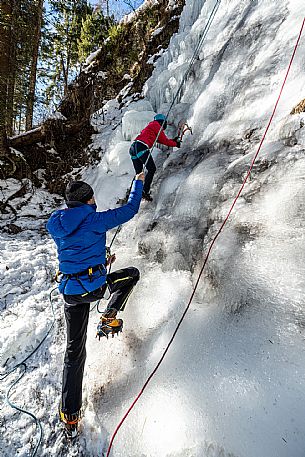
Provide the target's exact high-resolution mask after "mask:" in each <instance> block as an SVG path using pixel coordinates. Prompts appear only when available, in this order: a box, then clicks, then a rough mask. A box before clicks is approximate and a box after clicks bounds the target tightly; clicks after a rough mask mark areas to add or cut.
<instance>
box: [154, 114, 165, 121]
mask: <svg viewBox="0 0 305 457" xmlns="http://www.w3.org/2000/svg"><path fill="white" fill-rule="evenodd" d="M154 121H166V116H164V114H156V115H155V117H154Z"/></svg>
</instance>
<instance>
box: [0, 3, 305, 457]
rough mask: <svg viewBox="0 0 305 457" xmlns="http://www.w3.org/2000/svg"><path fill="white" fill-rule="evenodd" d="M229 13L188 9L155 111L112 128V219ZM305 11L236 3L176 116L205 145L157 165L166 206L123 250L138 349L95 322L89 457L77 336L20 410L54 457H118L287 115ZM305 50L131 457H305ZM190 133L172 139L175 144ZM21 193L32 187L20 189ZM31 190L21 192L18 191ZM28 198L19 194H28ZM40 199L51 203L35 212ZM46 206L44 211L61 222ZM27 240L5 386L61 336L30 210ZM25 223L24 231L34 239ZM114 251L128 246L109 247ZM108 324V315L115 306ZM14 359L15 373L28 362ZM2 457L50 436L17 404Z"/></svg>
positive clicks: (9, 329)
mask: <svg viewBox="0 0 305 457" xmlns="http://www.w3.org/2000/svg"><path fill="white" fill-rule="evenodd" d="M213 5H214V1H211V0H207V1H201V2H200V1H195V0H187V2H186V6H185V8H184V11H183V13H182V16H181V23H180V31H179V33H178V34H176V35H175V36H174V37H173V38H172V40H171V43H170V46H169V49H168V51H166V52H164V53H163V54H162V56H161V57H160V58H159V59H158V60H157V62H156V68H155V71H154V73H153V75H152V77H151V78H150V79H149V80H148V81H147V84H146V87H145V99H144V100H140V101H138V102H131V103H130V104H126V106H125V108H123V110H121V109H119V104H118V103H117V102H116V101H111V102H109V103H108V104H107V106H105V107H104V112H103V113H102V112H101V113H96V114H95V115H94V116H93V119H92V123H93V124H94V125H95V127H96V129H97V131H98V133H97V134H96V135H94V137H93V142H92V146H91V147H92V148H99V149H100V150H101V161H100V163H99V165H98V166H97V167H96V168H94V169H92V168H90V169H87V170H85V171H84V173H83V178H84V179H85V180H87V181H88V182H90V183H91V184H92V185H93V186H94V188H95V192H96V196H97V201H98V205H99V208H100V209H101V210H103V209H106V208H108V207H114V206H115V204H116V201H117V199H118V198H122V197H124V195H125V191H126V189H127V188H128V187H129V185H130V182H131V179H132V176H133V167H132V164H131V162H130V159H129V156H128V148H129V145H130V143H131V140H132V139H133V138H134V137H135V135H136V134H137V133H138V131H139V130H140V129H141V128H143V127H144V125H145V123H146V122H147V121H148V120H150V119H151V118H152V117H153V115H154V112H162V111H163V112H165V111H166V108H167V107H168V106H169V103H170V102H171V98H172V97H173V95H174V93H175V90H176V88H177V85H178V83H179V81H180V80H181V78H182V75H183V73H184V71H185V70H186V67H187V65H188V62H189V61H190V58H191V56H192V52H193V49H194V46H195V45H196V43H197V41H198V36H199V34H200V32H201V31H202V30H203V28H204V25H205V22H206V20H207V17H208V15H209V13H210V11H211V9H212V7H213ZM303 15H304V7H303V2H302V1H301V0H291V1H289V0H279V1H277V2H274V1H271V0H270V1H269V0H256V1H253V0H252V1H251V0H242V1H240V0H230V1H228V0H223V1H222V2H221V4H220V8H219V10H218V12H217V15H216V17H215V19H214V22H213V25H212V27H211V29H210V31H209V34H208V36H207V39H206V41H205V43H204V45H203V48H202V52H201V53H200V56H199V59H198V60H197V61H196V63H195V67H194V71H193V72H192V74H191V76H190V79H189V81H188V84H187V85H186V86H185V88H184V93H183V97H182V99H181V101H180V103H179V104H178V105H176V106H175V107H174V110H173V112H172V113H171V114H170V118H169V120H170V122H171V123H173V124H175V125H177V121H178V120H179V118H181V117H185V118H187V119H188V121H189V123H190V124H191V125H192V127H193V131H194V135H193V136H191V135H188V134H187V135H186V136H185V139H184V142H183V147H182V148H181V149H180V150H174V151H173V152H172V153H170V154H168V153H167V152H166V151H160V150H155V151H154V153H153V155H154V157H155V159H156V163H157V167H158V172H157V174H156V176H155V179H154V186H153V197H154V201H153V203H151V204H150V203H147V202H144V203H142V205H141V209H140V212H139V214H138V215H137V216H136V217H135V218H134V219H133V220H132V221H131V222H129V223H128V224H126V226H124V228H123V230H122V231H121V232H120V233H119V235H118V237H117V239H116V242H115V245H114V251H115V252H116V254H117V257H118V260H117V262H116V267H117V268H120V267H124V266H128V265H134V266H136V267H138V268H139V269H140V271H141V281H140V283H139V284H138V286H137V288H136V289H135V291H134V292H133V294H132V296H131V298H130V300H129V303H128V306H127V308H126V311H125V312H124V314H123V315H122V316H121V317H123V319H124V331H123V333H122V334H121V335H120V336H119V337H117V338H115V339H112V340H109V341H106V340H101V341H98V340H97V339H96V338H95V328H96V324H97V322H98V319H99V316H98V313H97V311H96V309H95V310H93V311H92V313H91V317H90V323H89V333H88V345H87V347H88V358H87V365H86V373H85V386H84V417H83V421H82V426H81V427H82V433H81V436H80V438H79V442H78V444H75V445H70V446H67V444H65V442H64V440H63V437H62V435H61V433H60V427H59V425H58V421H57V407H58V402H59V398H60V388H61V385H60V383H61V370H62V359H63V351H64V344H65V332H64V322H63V313H62V301H61V298H60V297H59V296H58V295H57V296H55V298H54V306H55V315H56V324H55V328H54V331H53V332H52V335H51V336H49V337H48V339H47V342H46V343H45V344H44V345H43V346H42V348H41V349H40V350H39V351H38V352H37V353H36V354H35V355H34V357H33V358H32V359H31V360H30V361H29V362H28V371H27V373H26V375H25V377H24V378H23V380H22V381H21V382H20V383H19V384H18V385H17V386H16V388H15V391H14V395H13V396H12V400H13V401H14V402H16V403H17V404H19V405H20V406H21V407H23V408H26V409H29V410H30V411H32V412H33V413H34V414H35V415H36V416H37V417H38V418H39V419H40V420H41V423H42V426H43V431H44V435H43V441H42V445H41V447H40V450H39V452H38V455H41V456H71V457H72V456H76V455H79V456H88V457H95V456H102V455H103V451H105V449H107V443H108V442H109V439H110V437H111V435H112V432H113V431H114V429H115V427H116V425H117V423H118V422H119V420H120V419H121V417H122V415H123V414H124V413H125V411H126V410H127V408H128V407H129V405H130V404H131V402H132V401H133V399H134V397H135V396H136V394H137V393H138V392H139V391H140V389H141V388H142V386H143V384H144V382H145V380H146V378H147V377H148V375H149V374H150V372H151V371H152V370H153V368H154V367H155V365H156V363H157V362H158V360H159V359H160V357H161V354H162V351H163V350H164V348H165V346H166V345H167V342H168V341H169V339H170V337H171V335H172V333H173V330H174V328H175V325H176V324H177V322H178V321H179V318H180V316H181V314H182V312H183V310H184V308H185V306H186V303H187V301H188V299H189V297H190V295H191V291H192V287H193V284H194V280H195V279H196V278H197V274H198V271H199V269H200V267H201V265H202V259H203V258H204V255H205V253H206V251H207V247H208V245H209V243H210V241H211V239H212V238H213V235H215V233H216V231H217V229H218V228H219V226H220V224H221V222H222V221H223V219H224V217H225V215H226V213H227V211H228V209H229V206H230V204H231V203H232V200H233V198H234V196H235V195H236V193H237V191H238V189H239V187H240V185H241V182H242V179H243V177H244V176H245V173H246V171H247V169H248V166H249V163H250V161H251V159H252V157H253V154H254V152H255V150H256V148H257V146H258V143H259V140H260V138H261V135H262V132H263V129H264V127H265V126H266V123H267V120H268V118H269V116H270V114H271V111H272V109H273V105H274V103H275V99H276V96H277V95H278V91H279V87H280V85H281V83H282V80H283V77H284V74H285V70H286V68H287V65H288V62H289V59H290V56H291V53H292V49H293V46H294V43H295V40H296V37H297V35H298V32H299V28H300V26H301V22H302V20H303ZM304 51H305V35H304V36H303V38H302V40H301V43H300V47H299V49H298V52H297V55H296V57H295V61H294V64H293V67H292V69H291V73H290V76H289V79H288V82H287V85H286V87H285V91H284V93H283V97H282V99H281V103H280V105H279V108H278V111H277V114H276V117H275V119H274V122H273V124H272V130H271V131H270V133H269V134H268V137H267V141H266V143H265V144H264V147H263V149H262V152H261V155H260V156H259V160H258V162H257V164H256V165H255V167H254V170H253V172H252V173H251V179H250V181H249V182H248V184H247V185H246V187H245V189H244V191H243V194H242V196H241V198H240V199H239V201H238V203H237V205H236V207H235V210H234V212H233V213H232V216H231V218H230V220H229V222H228V224H227V225H226V227H225V229H224V231H223V233H222V234H221V236H220V237H219V238H218V241H217V244H216V245H215V248H214V250H213V251H212V255H211V258H210V260H209V263H208V266H207V269H206V270H205V273H204V277H203V278H202V280H201V282H200V285H199V289H198V291H197V293H196V295H195V299H194V301H193V303H192V305H191V308H190V310H189V312H188V314H187V316H186V318H185V320H184V322H183V324H182V326H181V328H180V330H179V331H178V334H177V336H176V338H175V340H174V343H173V345H172V347H171V349H170V351H169V353H168V354H167V356H166V358H165V360H164V362H163V363H162V365H161V367H160V369H159V371H158V372H157V374H156V375H155V377H154V378H153V380H152V381H151V383H150V384H149V386H148V388H147V390H146V391H145V393H144V394H143V396H142V397H141V399H140V400H139V402H138V403H137V405H136V406H135V408H134V409H133V410H132V412H131V414H130V415H129V417H128V418H127V420H126V422H125V423H124V425H123V426H122V428H121V429H120V431H119V433H118V435H117V437H116V439H115V441H114V446H113V450H112V455H113V456H114V457H121V456H124V457H125V456H128V457H156V456H158V457H182V456H183V457H229V456H230V457H303V456H304V454H305V422H304V418H303V415H304V409H305V347H304V338H305V332H304V328H305V305H304V294H305V279H304V278H305V271H304V270H305V268H304V264H305V262H304V261H305V218H304V208H305V190H304V189H305V187H304V178H305V128H304V127H303V126H304V123H305V115H304V114H295V115H293V116H292V115H290V114H289V113H290V112H291V110H292V108H293V107H294V106H295V105H296V104H297V103H298V102H300V101H301V100H302V99H303V98H304V97H305V76H304V71H303V69H304V64H305V57H304V56H305V52H304ZM174 130H175V128H174V126H170V128H169V134H172V135H174ZM11 185H12V186H13V187H12V189H13V191H15V187H16V186H17V183H14V182H12V183H11ZM14 186H15V187H14ZM16 189H17V187H16ZM35 199H36V200H35ZM52 202H53V201H52V199H51V197H49V196H47V195H46V194H45V192H44V191H40V194H39V195H36V196H35V197H33V198H32V200H31V202H30V205H32V207H31V211H33V207H35V204H36V209H38V208H39V203H40V204H41V205H42V206H40V208H39V211H40V210H41V209H42V208H43V210H44V213H47V212H48V211H50V210H51V206H52V204H53V206H54V203H52ZM22 211H23V214H22V216H23V218H22V220H21V222H20V223H19V225H22V226H23V228H25V230H24V231H23V232H21V233H19V234H17V235H10V234H4V233H2V234H1V236H0V247H1V249H0V252H1V254H0V255H1V266H0V280H1V284H2V287H1V290H0V306H1V333H0V347H1V353H0V362H1V365H4V364H5V368H3V372H4V371H5V370H6V369H9V368H10V367H11V366H13V365H14V364H15V363H18V362H19V361H20V360H22V359H23V358H24V357H26V356H27V354H28V353H29V352H30V350H31V349H32V348H34V347H35V345H37V343H38V342H39V341H40V340H41V338H42V337H43V335H44V334H45V332H46V331H47V329H48V328H49V326H50V325H51V323H52V312H51V307H50V305H49V302H48V294H49V292H50V290H51V289H52V288H53V287H54V284H53V283H51V277H52V274H51V272H52V271H53V270H55V268H56V262H55V256H56V253H55V248H54V246H53V244H52V242H51V240H50V239H49V237H48V236H47V234H46V232H45V231H44V229H43V226H44V222H45V221H44V220H43V219H42V220H33V219H30V218H29V217H28V214H26V209H23V210H22ZM17 223H18V222H16V224H17ZM108 239H109V240H111V234H109V238H108ZM101 306H103V304H101ZM12 357H14V359H12ZM16 376H17V375H16V374H13V375H11V376H10V377H8V378H7V379H6V380H5V381H4V382H2V383H1V384H0V388H1V390H0V395H1V396H0V399H1V406H0V407H1V409H0V429H1V433H0V452H1V455H3V456H4V457H11V456H12V455H18V456H28V455H31V450H33V448H34V443H35V440H36V439H37V434H36V428H35V426H34V423H33V420H32V419H31V418H27V417H26V416H25V415H23V414H20V413H16V411H14V410H12V409H10V408H9V407H8V405H6V404H5V402H4V396H5V387H6V386H9V385H11V383H12V382H13V380H14V379H16Z"/></svg>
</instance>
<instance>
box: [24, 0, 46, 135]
mask: <svg viewBox="0 0 305 457" xmlns="http://www.w3.org/2000/svg"><path fill="white" fill-rule="evenodd" d="M36 8H37V11H36V24H35V30H34V42H33V57H32V62H31V72H30V84H29V94H28V98H27V107H26V124H25V128H26V130H31V128H32V125H33V111H34V103H35V88H36V76H37V62H38V53H39V44H40V36H41V23H42V12H43V0H38V1H37V7H36Z"/></svg>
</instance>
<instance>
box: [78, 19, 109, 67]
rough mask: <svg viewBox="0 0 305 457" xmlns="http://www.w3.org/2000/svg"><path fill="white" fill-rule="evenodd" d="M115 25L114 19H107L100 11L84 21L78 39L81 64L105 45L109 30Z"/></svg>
mask: <svg viewBox="0 0 305 457" xmlns="http://www.w3.org/2000/svg"><path fill="white" fill-rule="evenodd" d="M114 24H115V20H114V18H113V17H107V16H106V17H105V16H104V15H103V13H102V12H101V11H99V10H95V11H93V12H92V13H91V14H87V15H86V18H85V19H83V20H82V28H81V33H80V37H79V39H78V57H79V61H80V62H81V63H82V62H84V61H85V60H86V58H87V57H88V55H89V54H91V53H92V52H93V51H96V50H97V49H98V48H99V47H100V46H101V45H102V44H103V41H104V40H105V39H106V38H107V37H108V35H109V29H110V28H111V27H112V26H113V25H114Z"/></svg>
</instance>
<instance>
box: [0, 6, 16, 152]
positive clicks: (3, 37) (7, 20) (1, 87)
mask: <svg viewBox="0 0 305 457" xmlns="http://www.w3.org/2000/svg"><path fill="white" fill-rule="evenodd" d="M13 5H14V0H1V3H0V156H1V155H2V156H5V155H7V153H8V145H7V101H8V100H7V96H8V93H7V92H8V80H9V76H10V75H9V69H10V57H11V56H10V44H11V35H12V10H13Z"/></svg>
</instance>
